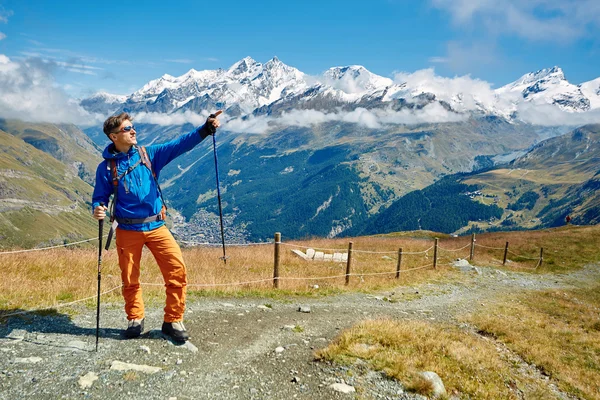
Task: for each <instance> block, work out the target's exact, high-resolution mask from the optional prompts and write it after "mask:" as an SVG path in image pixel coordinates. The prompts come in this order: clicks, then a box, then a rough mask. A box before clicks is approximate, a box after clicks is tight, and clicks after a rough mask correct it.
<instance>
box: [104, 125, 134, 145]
mask: <svg viewBox="0 0 600 400" xmlns="http://www.w3.org/2000/svg"><path fill="white" fill-rule="evenodd" d="M110 136H111V138H112V140H113V142H114V143H115V145H116V146H117V147H131V146H133V145H134V144H137V135H136V132H135V127H134V126H133V124H132V123H131V121H130V120H128V119H126V120H125V121H123V122H122V123H121V126H120V127H119V130H115V131H114V132H112V133H111V134H110Z"/></svg>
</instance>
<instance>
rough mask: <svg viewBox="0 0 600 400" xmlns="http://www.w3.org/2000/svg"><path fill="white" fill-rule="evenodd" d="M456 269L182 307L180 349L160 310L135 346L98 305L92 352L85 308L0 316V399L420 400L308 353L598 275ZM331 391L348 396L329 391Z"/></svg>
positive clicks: (149, 316) (117, 310)
mask: <svg viewBox="0 0 600 400" xmlns="http://www.w3.org/2000/svg"><path fill="white" fill-rule="evenodd" d="M459 269H461V270H462V272H463V278H464V279H462V278H461V279H459V280H458V281H457V282H450V283H441V284H424V285H419V286H411V287H398V288H396V289H395V290H388V291H385V292H381V293H374V294H364V293H350V294H343V295H335V296H328V297H322V298H302V299H299V298H290V299H282V300H273V299H259V298H252V299H218V298H208V299H199V300H193V301H191V302H189V303H188V305H187V312H186V321H185V324H186V327H187V329H188V331H189V332H190V334H191V340H190V342H188V343H187V344H186V345H183V346H182V345H176V344H174V343H172V342H170V341H168V340H166V339H164V338H163V337H162V335H161V333H160V326H161V324H162V309H160V308H156V309H154V308H150V307H148V308H147V310H146V322H145V332H144V334H143V335H142V337H141V338H139V339H133V340H124V338H123V337H122V336H121V334H122V329H123V328H124V327H125V320H124V319H125V318H124V313H123V310H122V306H121V305H120V304H103V305H102V311H101V327H102V329H101V337H100V345H99V350H98V352H96V351H95V333H96V330H95V326H96V319H95V309H93V310H92V309H87V308H85V307H84V306H78V307H75V308H74V313H72V314H73V316H71V317H69V316H67V315H66V314H61V313H60V312H59V313H58V314H53V315H48V316H42V315H38V314H25V315H22V316H19V317H11V318H9V319H8V320H6V319H5V320H3V321H2V322H1V325H0V399H11V400H12V399H21V398H34V399H56V398H70V399H71V398H93V399H123V398H128V399H165V400H166V399H286V400H289V399H294V398H297V399H352V398H367V399H371V398H372V399H377V398H379V399H386V398H389V399H392V398H394V399H423V397H422V396H418V395H414V394H410V393H405V392H404V390H403V387H402V385H401V384H400V383H399V382H396V381H394V380H391V379H387V378H386V377H385V376H383V375H382V374H381V373H378V372H374V371H369V370H368V369H366V368H362V367H361V366H360V365H357V366H354V367H352V371H350V370H349V369H350V367H341V366H336V365H330V364H328V363H322V362H316V361H314V359H313V354H314V351H315V350H316V349H319V348H323V347H325V346H326V345H327V344H328V343H329V342H330V341H331V340H333V339H334V338H335V337H336V335H338V334H339V332H340V331H341V330H343V329H345V328H348V327H351V326H353V325H355V324H356V323H358V322H360V321H362V320H365V319H371V318H379V317H390V318H395V319H420V320H431V321H445V322H455V317H456V316H458V315H461V314H464V313H467V312H472V311H476V310H477V309H478V307H480V306H481V305H482V304H487V303H488V302H490V301H493V300H494V298H496V297H502V296H506V295H507V294H510V293H516V292H519V291H527V290H543V289H551V288H565V289H567V288H572V287H582V286H585V285H587V284H588V283H589V282H593V281H597V280H598V278H599V277H600V265H597V264H594V265H588V266H586V267H585V268H583V269H582V270H580V271H577V272H573V273H570V274H564V275H533V274H529V273H524V272H523V273H521V272H509V271H499V270H495V269H493V268H487V267H477V268H475V267H471V266H465V267H460V268H459ZM301 308H302V311H300V309H301ZM303 311H304V312H303ZM465 329H468V328H465ZM533 370H534V371H533V372H531V368H530V369H529V372H528V373H533V374H535V369H533ZM540 379H541V378H540ZM336 383H337V384H344V385H346V386H344V387H345V388H350V390H352V389H354V390H356V392H352V393H348V394H346V393H343V392H340V391H337V390H335V389H334V388H333V387H332V385H333V384H336ZM564 397H565V398H568V396H566V395H564Z"/></svg>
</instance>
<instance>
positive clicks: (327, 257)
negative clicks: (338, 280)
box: [323, 254, 333, 262]
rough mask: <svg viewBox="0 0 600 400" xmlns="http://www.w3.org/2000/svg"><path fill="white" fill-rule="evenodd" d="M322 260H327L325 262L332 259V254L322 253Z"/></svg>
mask: <svg viewBox="0 0 600 400" xmlns="http://www.w3.org/2000/svg"><path fill="white" fill-rule="evenodd" d="M323 261H327V262H331V261H333V254H324V255H323Z"/></svg>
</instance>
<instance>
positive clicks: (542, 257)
mask: <svg viewBox="0 0 600 400" xmlns="http://www.w3.org/2000/svg"><path fill="white" fill-rule="evenodd" d="M543 262H544V248H543V247H540V261H539V262H538V264H539V265H538V267H541V266H542V263H543Z"/></svg>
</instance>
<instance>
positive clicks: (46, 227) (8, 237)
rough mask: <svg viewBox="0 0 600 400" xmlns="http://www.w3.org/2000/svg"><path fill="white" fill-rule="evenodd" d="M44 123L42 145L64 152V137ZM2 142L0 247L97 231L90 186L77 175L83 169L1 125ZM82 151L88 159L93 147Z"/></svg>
mask: <svg viewBox="0 0 600 400" xmlns="http://www.w3.org/2000/svg"><path fill="white" fill-rule="evenodd" d="M28 129H29V128H28ZM41 129H43V128H41ZM41 129H39V132H40V133H36V135H37V137H38V138H40V139H43V141H44V142H45V144H44V147H45V148H47V149H51V150H54V151H58V152H60V151H61V150H60V148H61V147H60V144H62V143H63V141H60V142H58V141H57V142H56V143H55V142H54V141H53V140H52V139H51V136H50V135H45V134H43V131H42V130H41ZM29 133H30V134H32V133H31V132H29ZM0 144H1V146H0V239H1V240H0V248H2V249H8V248H14V247H23V248H30V247H36V246H43V245H51V244H62V243H64V242H73V241H77V240H81V239H87V238H90V237H94V236H97V235H98V232H97V222H95V220H93V219H92V218H91V216H90V211H89V210H90V205H89V201H90V198H91V193H92V187H91V186H90V185H89V184H88V183H86V182H84V181H83V180H82V179H81V178H80V177H79V173H80V172H81V170H82V169H80V168H78V167H73V165H72V164H64V163H63V162H61V161H58V160H57V159H56V158H54V157H53V156H51V155H49V154H47V153H45V152H44V151H41V150H38V149H37V148H36V147H34V146H33V145H32V144H29V143H26V142H25V141H24V140H22V139H21V138H20V137H18V136H14V135H12V134H9V133H7V132H5V131H3V130H0ZM36 144H37V145H38V146H39V145H40V144H39V142H38V143H36ZM54 144H57V145H58V149H57V148H56V147H54ZM66 152H68V149H67V151H66ZM82 157H87V158H88V161H87V163H86V165H87V164H88V163H90V160H93V158H94V157H92V156H91V153H87V154H83V155H82ZM85 168H88V167H85Z"/></svg>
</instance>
